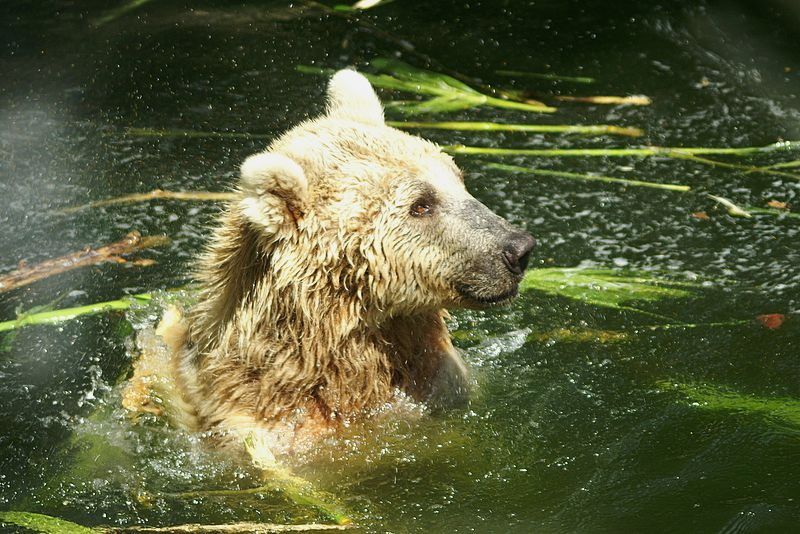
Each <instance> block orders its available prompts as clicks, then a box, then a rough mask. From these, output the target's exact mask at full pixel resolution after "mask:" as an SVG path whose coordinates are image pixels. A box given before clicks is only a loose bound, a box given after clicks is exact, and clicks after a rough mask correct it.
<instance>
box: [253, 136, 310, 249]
mask: <svg viewBox="0 0 800 534" xmlns="http://www.w3.org/2000/svg"><path fill="white" fill-rule="evenodd" d="M240 186H241V190H242V195H243V198H242V199H241V200H240V201H239V207H240V208H241V210H242V213H243V214H244V215H245V217H246V218H247V219H248V220H249V221H250V222H251V223H252V224H254V225H256V226H257V227H259V228H261V229H262V230H263V231H264V232H265V233H267V234H270V235H274V234H277V233H278V232H280V230H281V228H285V227H286V226H287V225H288V224H291V225H295V224H296V221H297V219H298V218H300V217H302V216H303V214H304V213H305V211H306V202H307V199H308V181H307V180H306V175H305V173H304V172H303V169H301V168H300V166H299V165H298V164H297V163H295V162H294V161H292V160H291V159H289V158H287V157H286V156H282V155H280V154H273V153H270V152H262V153H260V154H255V155H253V156H250V157H249V158H247V159H246V160H245V162H244V163H243V164H242V167H241V181H240Z"/></svg>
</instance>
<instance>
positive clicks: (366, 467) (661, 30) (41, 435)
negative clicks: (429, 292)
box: [0, 0, 800, 532]
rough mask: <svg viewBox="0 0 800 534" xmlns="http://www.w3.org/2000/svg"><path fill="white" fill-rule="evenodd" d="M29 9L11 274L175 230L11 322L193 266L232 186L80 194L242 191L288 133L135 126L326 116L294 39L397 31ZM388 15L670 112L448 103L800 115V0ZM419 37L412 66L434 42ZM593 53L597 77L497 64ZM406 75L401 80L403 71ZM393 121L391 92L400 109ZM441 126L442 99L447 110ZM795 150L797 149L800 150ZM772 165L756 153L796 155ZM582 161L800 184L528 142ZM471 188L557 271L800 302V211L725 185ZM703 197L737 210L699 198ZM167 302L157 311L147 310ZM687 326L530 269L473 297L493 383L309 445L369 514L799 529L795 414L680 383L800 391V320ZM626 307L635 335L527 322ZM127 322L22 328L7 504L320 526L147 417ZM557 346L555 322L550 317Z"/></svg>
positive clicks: (236, 464) (509, 141)
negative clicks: (530, 276) (242, 181)
mask: <svg viewBox="0 0 800 534" xmlns="http://www.w3.org/2000/svg"><path fill="white" fill-rule="evenodd" d="M15 4H16V3H6V4H4V5H3V6H2V7H1V8H0V14H1V15H2V21H3V22H2V28H3V29H2V35H3V45H2V58H0V69H2V78H1V79H0V198H1V199H0V251H1V252H0V271H9V270H12V269H13V268H15V266H16V265H17V262H18V261H19V260H20V259H23V258H24V259H26V260H27V261H29V262H34V261H38V260H42V259H45V258H49V257H53V256H57V255H60V254H65V253H68V252H71V251H74V250H78V249H80V248H81V247H83V246H84V245H87V244H100V243H105V242H110V241H114V240H116V239H119V238H120V237H121V236H122V235H124V234H125V233H126V232H128V231H129V230H131V229H137V230H139V231H141V232H142V233H143V234H149V235H155V234H166V235H168V236H169V237H170V238H171V239H172V242H171V244H170V246H169V247H166V248H162V249H157V250H153V251H150V252H147V253H144V254H143V256H144V257H148V258H152V259H155V260H156V261H157V262H158V263H157V265H155V266H152V267H148V268H125V267H120V266H115V265H110V266H109V265H104V266H99V267H94V268H88V269H82V270H78V271H73V272H71V273H68V274H64V275H61V276H58V277H55V278H51V279H49V280H46V281H43V282H41V283H38V284H36V285H34V286H30V287H28V288H26V289H24V290H18V291H15V292H11V293H7V294H4V295H2V296H0V314H2V315H0V319H8V318H12V317H14V314H15V312H16V311H23V310H27V309H30V308H31V307H33V306H37V305H42V304H46V303H49V302H52V301H54V300H55V299H60V300H58V303H57V306H58V307H65V306H74V305H80V304H85V303H90V302H96V301H102V300H108V299H113V298H117V297H119V296H121V295H124V294H128V293H137V292H142V291H149V290H153V289H166V288H173V287H178V286H182V285H184V284H185V283H186V282H188V281H189V280H190V277H189V275H188V273H189V271H190V269H191V266H192V258H193V257H194V255H195V254H196V252H197V251H198V249H199V248H200V247H201V246H202V244H203V243H204V240H205V236H206V235H207V233H208V230H207V229H208V225H209V223H210V222H211V221H212V220H213V217H214V215H215V213H216V212H217V209H218V207H217V206H215V205H213V204H203V203H179V202H167V201H161V202H149V203H140V204H129V205H119V206H111V207H107V208H100V209H95V210H88V211H84V212H81V213H79V214H75V215H69V216H64V215H59V214H58V213H56V212H57V210H58V209H60V208H64V207H67V206H72V205H76V204H82V203H85V202H87V201H90V200H96V199H103V198H108V197H112V196H116V195H121V194H126V193H132V192H145V191H149V190H152V189H154V188H162V189H170V190H214V191H220V190H224V189H225V188H226V187H228V186H229V185H230V184H231V183H232V181H233V180H234V178H235V175H236V169H237V166H238V164H239V163H240V162H241V161H242V160H243V159H244V158H245V157H246V156H247V155H249V154H251V153H253V152H255V151H257V150H259V149H261V148H262V147H263V146H264V145H265V144H266V141H265V140H248V139H242V138H174V137H173V138H142V137H134V136H128V135H125V133H124V130H125V128H127V127H145V128H159V129H181V130H197V131H212V130H213V131H231V132H249V133H258V134H268V135H278V134H279V133H280V132H282V131H284V130H285V129H287V128H288V127H290V126H291V125H293V124H295V123H296V122H298V121H300V120H302V119H304V118H307V117H309V116H313V115H315V114H317V113H319V112H320V111H321V110H322V109H323V102H322V98H323V91H324V80H323V79H321V78H318V77H315V76H310V75H303V74H300V73H297V72H296V71H295V66H296V65H298V64H307V65H309V64H314V65H321V66H327V67H344V66H348V65H353V64H355V65H363V64H364V63H365V62H366V61H368V60H369V59H371V58H372V57H375V56H378V55H394V54H397V53H400V52H402V50H401V49H400V47H399V45H398V44H397V41H396V40H392V39H387V38H386V37H385V36H383V35H381V34H379V33H376V32H373V31H365V30H363V28H362V29H359V27H358V26H357V25H355V24H353V23H351V22H347V21H346V20H344V19H342V18H339V17H335V16H331V15H326V14H324V13H322V12H320V11H319V10H318V9H312V8H302V7H301V4H302V3H296V4H289V3H286V2H269V3H246V4H236V5H229V4H228V3H226V2H201V3H200V4H198V3H192V5H193V8H191V9H189V8H187V7H186V5H184V4H182V3H175V2H153V3H150V4H147V5H146V6H143V7H141V8H139V9H138V10H135V11H132V12H129V13H127V14H124V15H121V16H120V17H119V18H116V19H114V20H111V21H109V22H107V23H105V24H104V25H101V26H96V25H95V26H93V25H92V22H93V21H96V20H97V19H98V17H100V16H101V15H102V14H104V13H107V11H105V9H106V3H105V2H79V3H78V2H67V1H60V2H39V3H35V4H34V5H31V4H19V5H15ZM365 20H368V21H369V22H371V23H374V24H376V25H378V26H380V27H381V28H384V29H386V30H390V31H391V32H392V34H393V35H394V36H395V37H397V38H401V39H405V40H407V41H408V42H410V43H413V45H414V46H415V47H417V49H418V50H419V51H420V52H422V53H425V54H428V55H431V56H434V57H435V58H436V59H437V60H438V61H439V62H441V63H442V64H445V65H447V66H448V67H449V68H452V69H454V70H457V71H460V72H464V73H468V74H470V75H473V76H479V77H481V78H483V79H484V80H485V81H486V82H489V83H492V84H498V85H511V86H516V87H518V88H526V89H532V90H534V91H538V92H540V93H542V94H545V95H557V94H576V95H580V94H590V93H592V94H612V95H614V94H646V95H648V96H650V97H651V98H652V99H653V105H651V106H648V107H607V106H605V107H604V106H586V105H580V104H562V105H560V109H559V111H558V113H557V114H555V115H554V116H552V117H538V116H536V117H531V116H530V115H526V114H524V113H521V112H512V111H503V112H498V111H493V110H488V109H482V110H470V111H464V112H459V113H454V114H451V115H448V118H449V119H462V120H502V121H505V122H524V121H529V122H530V121H539V122H550V123H554V124H556V123H563V124H576V123H587V124H591V123H612V124H617V125H630V126H638V127H641V128H644V129H645V130H646V135H645V137H643V138H642V139H641V140H640V141H633V143H641V144H654V145H664V146H749V145H766V144H769V143H772V142H774V141H776V140H778V139H780V138H783V139H800V101H799V100H798V87H800V49H798V47H797V46H796V43H797V42H798V38H800V11H798V9H797V8H796V7H794V6H793V4H792V3H791V2H779V1H774V2H763V3H757V2H745V1H738V2H722V1H720V2H685V3H683V4H681V3H680V2H663V3H652V2H596V1H590V2H580V1H577V0H575V1H567V2H564V1H558V2H556V1H541V2H535V3H534V2H480V1H477V2H469V3H466V4H465V3H462V2H425V3H420V2H412V1H406V0H397V1H395V2H393V3H391V4H389V5H387V6H385V7H382V8H379V9H376V10H375V11H374V12H371V14H370V15H368V16H365ZM405 57H406V59H410V60H411V61H415V58H414V57H413V56H408V55H406V56H405ZM502 68H506V69H514V70H526V71H533V72H556V73H561V74H571V75H583V76H592V77H595V78H597V80H598V82H597V83H596V84H594V85H591V86H585V87H584V86H575V85H569V84H564V83H552V82H548V81H542V80H538V81H537V80H530V79H522V78H519V79H509V78H508V77H502V76H500V75H498V74H496V73H495V71H496V70H497V69H502ZM384 96H385V97H386V98H388V97H390V96H391V95H389V94H384ZM394 117H395V118H396V115H395V116H394ZM432 118H433V119H434V120H436V119H437V118H439V117H432ZM422 133H423V134H424V135H426V136H428V137H429V138H431V139H433V140H435V141H437V142H439V143H441V144H455V143H463V144H467V145H480V146H518V147H520V146H528V147H576V146H597V147H612V146H622V145H623V144H625V143H631V142H632V141H628V140H624V139H623V140H620V139H619V138H613V139H612V138H605V137H604V138H599V139H597V138H595V139H588V138H587V139H583V138H579V137H568V136H555V135H547V136H538V135H530V134H528V135H522V134H502V133H499V134H486V133H463V132H461V133H459V132H422ZM778 157H780V158H784V159H787V158H788V159H790V158H791V156H790V155H781V156H778ZM774 161H775V159H774V157H773V158H772V159H770V158H767V161H760V160H756V162H762V163H771V162H774ZM513 162H514V163H518V164H524V165H529V166H536V167H539V168H554V169H559V170H567V171H572V172H590V171H591V172H596V173H599V174H606V175H613V176H621V177H630V178H633V179H645V180H651V181H662V182H673V183H684V184H688V185H691V186H693V187H694V188H695V189H696V190H698V191H700V192H706V191H708V192H711V193H713V194H716V195H720V196H723V197H727V198H731V199H734V200H735V201H736V202H737V203H739V204H741V205H746V206H764V205H765V203H766V202H767V201H769V200H782V201H786V202H788V203H790V204H792V203H793V202H794V203H797V202H800V181H798V180H795V179H792V178H789V177H780V176H765V175H762V174H752V173H746V172H743V171H741V170H736V169H728V168H719V167H709V166H704V165H699V164H697V163H695V162H688V161H678V160H671V159H663V158H659V159H656V158H654V159H644V160H634V159H604V158H603V159H601V158H593V159H578V158H575V159H546V160H545V159H531V158H528V159H525V158H518V159H516V160H513ZM458 163H459V164H460V165H461V166H462V167H463V168H464V169H465V171H466V181H467V185H468V187H469V188H470V189H471V191H472V192H473V193H474V194H475V195H476V196H477V197H478V198H479V199H480V200H481V201H483V202H484V203H485V204H487V205H488V206H489V207H491V208H492V209H493V210H494V211H496V212H497V213H499V214H501V215H503V216H504V217H506V218H508V219H509V220H511V221H513V222H514V223H516V224H519V225H521V226H524V227H526V228H527V229H528V230H529V231H530V232H531V233H533V234H534V235H535V236H536V237H537V240H538V242H539V247H538V249H537V251H536V253H535V256H536V257H535V260H534V262H533V263H534V266H549V265H559V266H573V265H591V266H603V267H621V266H627V267H630V268H637V269H648V270H655V271H659V272H669V273H672V274H673V275H676V276H679V277H689V278H691V279H698V278H699V279H702V280H705V281H706V282H707V283H706V284H705V288H704V289H703V290H702V291H701V292H700V294H699V295H698V297H697V298H695V299H692V300H688V301H687V300H681V301H672V302H666V303H664V304H660V305H658V306H655V307H653V308H652V309H653V311H655V312H657V313H659V314H662V315H666V316H669V317H672V318H674V319H675V320H676V321H686V322H690V323H708V322H723V321H729V320H732V319H754V318H755V317H756V316H757V315H759V314H763V313H784V314H788V313H790V312H792V311H794V310H796V309H797V308H798V287H800V273H799V272H798V265H800V248H799V247H798V237H799V235H798V234H799V232H798V229H799V228H800V225H799V224H798V219H790V218H780V217H772V216H761V217H754V218H752V219H734V218H731V217H728V216H726V215H724V213H723V212H722V211H721V210H719V209H718V208H715V206H714V203H713V202H711V201H710V200H708V199H707V198H705V197H704V196H703V195H702V194H699V195H681V194H679V193H673V192H669V191H658V190H653V189H636V188H622V187H618V186H615V185H611V184H588V183H582V182H574V181H567V180H559V179H556V178H549V177H538V176H513V175H507V174H502V173H499V172H495V171H491V172H490V171H487V170H486V169H484V168H483V167H482V166H481V163H480V161H478V160H477V159H470V158H469V157H460V158H458ZM699 211H706V212H708V213H709V214H710V215H711V218H710V220H701V219H698V218H695V217H692V216H691V214H692V213H693V212H699ZM157 308H158V307H157V306H151V307H150V308H147V309H144V310H140V311H138V312H137V313H136V314H134V315H133V316H132V321H133V323H135V324H137V325H140V324H151V323H152V322H153V321H155V320H156V317H157V314H158V309H157ZM792 319H795V317H790V320H788V321H787V322H786V323H785V324H784V325H783V326H782V327H781V328H780V329H778V330H774V331H772V330H768V329H765V328H763V327H761V326H759V325H758V324H757V323H756V322H755V321H754V322H753V323H752V324H743V325H740V326H735V327H702V328H696V329H678V330H667V331H656V332H653V331H648V330H642V329H640V330H635V329H634V330H631V329H633V328H634V327H635V326H636V325H648V324H652V323H653V322H654V319H653V318H652V317H647V316H641V315H639V314H635V313H624V312H619V311H613V310H606V309H601V308H596V307H591V306H585V305H580V304H577V303H572V302H570V301H567V300H564V299H560V298H554V297H544V296H541V295H538V294H533V293H530V294H525V295H523V296H522V297H521V298H520V299H518V300H517V301H516V302H515V303H514V304H513V305H512V306H510V307H508V308H504V309H497V310H491V311H486V312H457V313H455V314H454V319H453V324H452V330H453V331H454V332H455V338H456V343H457V344H458V345H459V346H460V347H461V348H462V349H464V351H465V355H466V359H467V361H468V362H469V363H470V364H471V366H472V367H473V371H474V375H475V380H476V384H477V388H476V392H475V395H474V397H473V399H472V402H471V405H470V406H469V408H467V409H464V410H458V411H451V412H446V413H442V414H428V415H424V416H423V417H421V418H418V419H416V420H414V419H413V418H411V419H408V418H403V417H398V418H391V417H389V418H385V419H382V420H381V422H380V424H375V425H371V426H367V427H365V428H357V429H356V428H354V429H352V431H351V432H349V433H347V434H346V435H344V436H342V437H341V438H339V439H337V440H331V442H328V443H325V444H323V445H321V446H320V448H319V449H317V450H313V451H311V452H309V453H307V454H305V455H303V456H302V457H300V458H295V459H294V460H293V469H294V470H295V472H296V473H298V474H300V475H302V476H304V477H306V478H307V479H308V480H310V481H312V482H313V483H314V484H315V485H316V486H317V487H318V488H320V489H322V490H326V491H329V492H331V493H333V494H335V495H336V496H337V497H338V498H339V499H341V500H342V501H343V502H344V503H345V504H346V505H347V507H348V508H349V509H350V510H352V512H353V514H354V516H355V517H356V519H357V521H358V523H359V524H361V525H363V526H365V528H367V529H368V530H376V531H387V530H388V531H395V532H415V531H424V532H468V531H477V532H531V531H535V532H576V531H577V532H621V531H659V532H686V531H705V532H716V531H719V532H776V531H792V530H794V529H796V526H797V524H798V522H800V503H799V502H798V500H800V483H798V480H800V462H798V459H800V428H798V427H796V426H792V424H789V423H787V422H786V421H785V420H781V419H780V418H777V419H776V418H771V417H769V416H765V415H764V414H754V413H748V412H737V411H711V410H704V409H702V407H701V406H696V405H692V404H691V403H689V402H686V401H685V400H684V399H682V398H681V396H680V395H678V394H676V393H673V392H669V391H667V392H665V391H663V390H661V389H659V388H658V387H657V384H658V383H659V381H662V380H673V381H679V382H687V383H712V384H717V385H720V386H724V387H726V388H730V389H731V390H735V391H738V392H741V393H744V394H753V395H758V396H762V397H769V398H773V397H782V398H792V397H794V398H796V399H797V398H800V380H799V379H800V360H799V359H798V345H799V343H798V341H800V321H797V320H792ZM563 327H570V328H574V329H583V328H593V329H600V330H615V331H618V330H622V329H627V330H628V331H630V332H631V333H630V335H629V336H628V337H627V338H626V339H625V340H624V341H623V342H618V343H600V342H591V341H589V342H586V341H584V342H568V341H564V340H558V339H555V340H554V339H551V340H549V341H548V340H547V339H546V336H545V337H542V336H536V335H532V334H534V333H541V332H548V331H552V330H554V329H558V328H563ZM132 331H133V330H132V328H131V324H130V322H129V320H128V319H126V318H124V317H122V316H120V315H101V316H94V317H90V318H85V319H81V320H76V321H72V322H69V323H65V324H63V325H61V326H57V327H53V326H50V327H44V326H43V327H29V328H26V329H23V330H20V331H19V332H18V333H15V334H5V335H3V334H0V336H2V337H0V509H13V510H28V511H37V512H41V513H46V514H50V515H55V516H59V517H63V518H67V519H71V520H73V521H76V522H78V523H81V524H84V525H90V526H91V525H132V524H151V525H172V524H179V523H185V522H205V523H214V522H232V521H245V520H254V521H256V520H257V521H271V522H308V521H314V520H319V519H320V518H319V517H318V516H316V515H315V513H314V512H313V510H312V511H309V510H308V509H307V508H303V507H301V506H298V505H296V504H293V503H292V502H291V501H289V500H287V499H286V498H285V496H282V495H281V494H280V493H275V494H267V495H261V496H258V495H248V496H245V497H242V496H237V497H221V496H217V497H197V496H194V497H192V496H186V492H191V491H197V490H204V489H235V488H250V487H254V486H256V485H258V484H259V481H258V477H257V475H256V473H254V472H253V471H252V470H250V469H248V468H247V467H245V466H244V464H243V463H241V462H240V461H238V460H237V459H235V458H230V457H228V456H225V455H222V454H220V453H218V452H214V451H213V450H210V449H209V448H208V447H205V446H204V445H203V442H202V440H201V439H199V438H198V437H197V436H192V435H188V434H183V433H180V432H178V431H176V430H171V429H169V428H167V427H165V426H164V425H163V424H160V423H158V422H157V421H149V422H148V421H145V422H143V423H142V424H139V425H131V424H130V423H129V422H128V420H127V419H126V417H125V415H124V414H123V412H122V411H121V409H120V407H119V392H118V390H117V388H116V387H115V384H118V382H119V380H120V378H122V377H124V376H126V374H127V373H128V371H129V369H130V365H131V355H132V354H133V351H132V350H131V349H132V346H133V345H132V344H133V337H132ZM543 339H544V341H543Z"/></svg>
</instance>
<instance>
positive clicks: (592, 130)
mask: <svg viewBox="0 0 800 534" xmlns="http://www.w3.org/2000/svg"><path fill="white" fill-rule="evenodd" d="M386 124H388V125H389V126H393V127H395V128H404V129H408V128H414V129H423V130H461V131H481V132H534V133H564V134H583V135H626V136H628V137H639V136H641V135H642V133H643V132H642V130H640V129H639V128H633V127H623V126H612V125H610V124H590V125H579V124H575V125H571V124H504V123H497V122H458V121H443V122H414V121H386Z"/></svg>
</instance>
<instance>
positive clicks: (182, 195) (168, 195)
mask: <svg viewBox="0 0 800 534" xmlns="http://www.w3.org/2000/svg"><path fill="white" fill-rule="evenodd" d="M237 198H238V196H237V195H236V193H217V192H211V191H164V190H163V189H153V190H152V191H148V192H147V193H133V194H131V195H123V196H121V197H115V198H108V199H105V200H96V201H94V202H89V203H88V204H83V205H81V206H73V207H71V208H65V209H63V210H60V211H58V213H61V214H64V215H66V214H70V213H76V212H78V211H82V210H85V209H89V208H100V207H103V206H112V205H115V204H133V203H136V202H145V201H148V200H186V201H190V202H193V201H200V202H209V201H212V202H222V201H230V200H236V199H237Z"/></svg>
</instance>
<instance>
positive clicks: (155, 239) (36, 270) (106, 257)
mask: <svg viewBox="0 0 800 534" xmlns="http://www.w3.org/2000/svg"><path fill="white" fill-rule="evenodd" d="M167 243H169V238H168V237H167V236H149V237H142V234H140V233H139V232H138V231H136V230H134V231H133V232H130V233H129V234H128V235H126V236H125V237H124V238H122V239H120V240H119V241H116V242H114V243H111V244H108V245H104V246H102V247H99V248H96V249H94V248H90V247H87V248H85V249H83V250H80V251H78V252H73V253H71V254H67V255H64V256H60V257H58V258H53V259H50V260H45V261H43V262H40V263H36V264H34V265H26V264H23V265H21V266H20V267H19V268H18V269H17V270H15V271H12V272H10V273H8V274H6V275H3V276H0V293H3V292H5V291H11V290H12V289H17V288H20V287H23V286H26V285H29V284H32V283H34V282H38V281H39V280H44V279H45V278H49V277H51V276H55V275H57V274H61V273H65V272H67V271H71V270H73V269H78V268H80V267H88V266H89V265H97V264H100V263H107V262H112V263H130V262H129V261H128V260H127V259H125V258H124V256H127V255H129V254H133V253H134V252H139V251H141V250H145V249H149V248H155V247H161V246H164V245H166V244H167ZM134 263H135V262H134ZM139 265H148V263H144V262H142V263H139Z"/></svg>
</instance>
